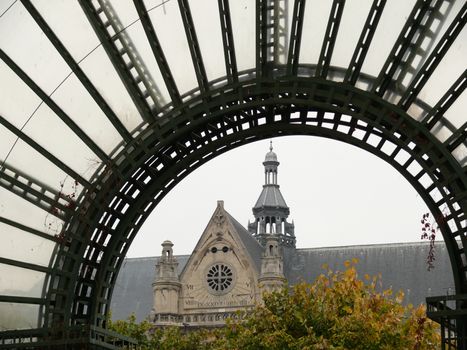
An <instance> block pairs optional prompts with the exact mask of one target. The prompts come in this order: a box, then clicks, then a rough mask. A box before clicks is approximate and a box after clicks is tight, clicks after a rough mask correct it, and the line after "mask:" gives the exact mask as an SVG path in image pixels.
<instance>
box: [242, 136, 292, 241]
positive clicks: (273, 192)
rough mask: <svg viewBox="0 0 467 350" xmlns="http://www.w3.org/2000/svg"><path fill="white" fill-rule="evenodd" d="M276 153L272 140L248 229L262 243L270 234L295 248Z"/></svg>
mask: <svg viewBox="0 0 467 350" xmlns="http://www.w3.org/2000/svg"><path fill="white" fill-rule="evenodd" d="M279 164H280V163H279V162H278V160H277V155H276V153H274V152H273V148H272V141H271V143H270V146H269V152H268V153H266V157H265V159H264V162H263V165H264V185H263V190H262V191H261V194H260V195H259V198H258V200H257V201H256V204H255V206H254V207H253V216H254V217H255V221H254V222H251V223H250V222H248V231H249V232H250V233H251V234H252V235H253V237H255V238H256V239H257V240H258V242H259V243H260V244H261V245H262V246H265V245H266V240H267V239H268V237H269V236H270V235H275V236H276V237H277V240H278V244H279V245H281V246H285V247H292V248H295V241H296V240H295V233H294V228H295V227H294V224H293V222H292V223H290V222H288V221H287V218H288V216H289V213H290V210H289V207H288V206H287V204H286V203H285V200H284V197H283V196H282V193H281V191H280V189H279V184H278V180H277V178H278V176H277V175H278V167H279Z"/></svg>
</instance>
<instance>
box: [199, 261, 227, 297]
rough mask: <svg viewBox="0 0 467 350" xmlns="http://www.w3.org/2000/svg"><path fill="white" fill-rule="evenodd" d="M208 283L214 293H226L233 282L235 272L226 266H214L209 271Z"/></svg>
mask: <svg viewBox="0 0 467 350" xmlns="http://www.w3.org/2000/svg"><path fill="white" fill-rule="evenodd" d="M206 281H207V283H208V286H209V288H210V289H211V290H212V291H214V292H225V291H227V290H228V289H229V287H230V286H231V285H232V282H233V271H232V269H231V268H230V267H228V266H227V265H224V264H214V265H213V266H211V268H210V269H209V270H208V273H207V276H206Z"/></svg>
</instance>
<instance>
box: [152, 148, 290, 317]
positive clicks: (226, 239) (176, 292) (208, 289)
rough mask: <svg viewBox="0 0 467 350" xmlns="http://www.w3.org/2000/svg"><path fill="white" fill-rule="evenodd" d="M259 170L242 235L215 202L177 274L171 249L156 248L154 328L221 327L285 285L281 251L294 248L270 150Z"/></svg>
mask: <svg viewBox="0 0 467 350" xmlns="http://www.w3.org/2000/svg"><path fill="white" fill-rule="evenodd" d="M263 165H264V177H265V183H264V185H263V189H262V191H261V194H260V196H259V198H258V200H257V202H256V204H255V206H254V207H253V215H254V218H255V220H254V221H253V222H252V223H248V230H246V229H245V228H244V227H243V226H242V225H241V224H240V223H239V222H238V221H237V220H235V218H233V217H232V216H231V215H230V214H229V213H228V212H227V211H226V210H225V208H224V203H223V201H218V202H217V207H216V209H215V211H214V213H213V215H212V217H211V219H210V220H209V223H208V225H207V227H206V229H205V230H204V232H203V234H202V235H201V237H200V239H199V241H198V243H197V245H196V247H195V249H194V250H193V252H192V254H191V255H190V257H189V258H188V261H187V262H186V264H185V266H184V267H183V269H182V271H181V273H180V274H179V273H178V261H177V258H176V257H175V256H174V255H173V248H172V247H173V244H172V243H171V242H170V241H165V242H163V243H162V255H161V257H160V259H159V260H158V262H157V264H156V273H155V280H154V283H153V296H154V298H153V299H154V300H153V308H152V310H151V315H150V319H151V320H152V321H153V322H154V323H155V325H157V326H163V325H174V324H175V325H176V324H179V325H182V324H185V325H190V326H221V325H223V324H224V323H225V320H226V318H227V317H231V316H234V315H235V313H236V311H238V310H248V309H251V308H253V307H254V306H255V305H256V304H258V303H260V302H261V296H262V294H263V293H264V292H270V291H273V290H275V289H278V288H281V287H282V286H283V284H284V283H285V282H286V278H285V275H284V256H283V251H284V249H288V250H290V249H292V250H294V249H295V235H294V224H293V223H289V222H288V221H287V218H288V216H289V208H288V207H287V204H286V202H285V200H284V197H283V196H282V194H281V192H280V189H279V185H278V182H277V180H278V166H279V162H278V161H277V155H276V154H275V153H274V152H273V150H272V145H271V146H270V150H269V152H268V153H267V154H266V158H265V160H264V162H263Z"/></svg>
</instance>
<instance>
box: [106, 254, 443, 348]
mask: <svg viewBox="0 0 467 350" xmlns="http://www.w3.org/2000/svg"><path fill="white" fill-rule="evenodd" d="M355 265H356V261H352V262H350V261H348V262H346V263H345V269H344V270H343V271H335V272H334V271H331V270H330V269H327V268H326V269H325V273H323V274H322V275H320V276H319V277H318V278H317V279H316V280H315V282H314V283H312V284H308V283H305V282H303V283H299V284H297V285H295V286H293V287H291V288H289V287H284V288H283V289H282V290H280V291H277V292H274V293H271V294H266V295H265V296H264V304H263V305H259V306H257V307H256V308H255V309H254V310H253V311H251V312H250V313H248V314H244V315H243V317H240V318H239V319H237V320H230V321H228V323H227V326H226V327H225V328H223V329H220V330H212V331H209V330H202V331H192V332H188V333H184V332H182V331H181V330H180V329H178V328H167V329H164V330H161V329H158V330H155V331H152V332H151V331H148V332H146V333H145V334H146V335H148V334H149V336H148V337H147V338H146V343H145V344H146V346H147V347H146V348H147V349H174V350H182V349H204V350H207V349H239V350H240V349H241V350H261V349H264V350H266V349H284V350H285V349H291V350H294V349H296V350H304V349H310V350H311V349H336V350H337V349H339V350H344V349H349V350H350V349H362V350H363V349H365V350H366V349H368V350H370V349H375V350H376V349H393V350H397V349H401V350H402V349H404V350H407V349H413V350H424V349H436V348H439V343H440V339H439V331H438V327H437V325H436V324H435V323H433V322H432V321H430V320H429V319H427V318H426V315H425V308H424V306H419V307H413V306H411V305H409V306H404V305H403V304H402V301H403V293H402V292H398V293H396V294H395V295H393V292H392V291H391V290H390V289H389V290H382V288H381V278H380V277H378V276H377V277H370V276H368V275H365V276H364V277H363V279H359V278H358V274H357V270H356V267H355ZM145 327H146V326H145ZM145 327H144V328H145ZM119 328H120V329H114V330H116V331H121V330H124V329H123V327H119ZM128 329H129V330H131V329H132V328H131V327H129V328H128ZM133 334H136V335H138V336H139V334H140V333H138V332H136V333H134V332H133ZM127 335H130V336H131V334H127Z"/></svg>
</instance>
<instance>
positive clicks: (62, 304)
mask: <svg viewBox="0 0 467 350" xmlns="http://www.w3.org/2000/svg"><path fill="white" fill-rule="evenodd" d="M255 82H256V83H257V81H256V80H253V81H246V82H243V83H242V84H239V85H237V87H236V88H235V89H232V87H230V86H229V87H224V88H225V91H226V92H223V90H216V91H213V94H214V96H215V97H213V98H212V99H210V100H209V103H208V108H209V111H211V113H210V114H209V115H208V116H203V115H204V114H205V111H206V109H205V108H206V106H205V105H204V104H202V103H198V104H196V103H193V107H192V108H191V109H190V110H189V112H187V113H186V114H183V115H178V116H177V117H174V118H172V119H171V118H168V121H167V122H165V123H164V126H163V127H161V128H160V129H159V132H158V134H157V136H154V135H152V136H151V132H152V130H151V129H147V130H146V131H145V132H143V133H142V134H141V135H139V137H141V142H142V144H141V146H142V148H144V149H146V150H151V153H149V154H148V153H144V151H141V150H133V151H131V153H127V151H126V150H125V151H124V152H123V153H122V155H121V157H122V159H123V161H122V163H121V165H120V169H126V170H125V171H124V172H123V173H121V174H120V176H122V177H123V179H124V180H123V181H122V182H120V184H119V185H118V184H117V182H115V181H117V179H114V178H112V177H108V176H107V177H105V178H104V177H102V178H101V179H100V180H97V183H99V184H100V185H99V186H100V188H101V190H100V191H99V192H94V193H93V195H92V198H93V199H92V200H91V198H89V199H86V198H84V199H83V200H82V201H81V203H82V205H83V206H85V207H86V210H85V211H84V212H83V216H85V217H87V218H89V217H91V218H93V219H91V220H88V221H86V222H85V223H82V221H81V220H82V218H81V217H79V216H76V217H75V218H74V219H73V220H72V221H71V222H70V225H69V227H68V230H67V233H66V234H67V240H68V242H69V243H68V244H67V245H66V246H63V248H62V249H61V253H60V254H59V257H60V258H59V259H58V261H61V260H62V259H65V260H67V261H68V262H69V265H68V267H67V268H68V269H69V270H67V271H69V274H70V275H71V276H75V275H76V276H79V280H75V281H73V280H71V279H70V278H68V277H67V276H61V275H60V272H59V271H57V272H56V273H57V274H56V278H57V281H58V282H57V283H58V286H59V289H60V286H62V285H63V286H70V283H71V285H73V286H74V287H73V288H68V292H67V293H65V294H63V295H61V298H60V300H58V301H57V302H54V303H52V304H51V305H50V307H49V308H48V310H47V313H48V315H49V317H48V319H52V320H53V319H56V320H61V321H64V320H70V319H73V322H77V323H79V322H91V323H93V322H95V323H96V324H97V325H102V324H103V322H105V314H106V312H107V309H108V306H109V302H110V300H109V298H110V295H111V292H112V288H113V283H114V282H115V278H116V274H117V271H118V268H119V266H120V265H121V262H122V260H123V258H124V255H125V253H126V251H127V249H128V247H129V245H130V244H131V241H132V239H133V238H134V236H135V234H136V232H137V230H138V228H139V226H140V225H141V224H142V222H144V220H145V218H146V217H147V216H148V215H149V213H150V212H151V209H152V208H154V206H155V205H156V204H157V203H158V202H159V201H160V200H161V198H163V197H164V195H165V194H166V193H168V192H169V191H170V189H171V188H173V187H174V186H175V185H176V184H177V183H178V182H179V181H180V180H181V179H182V178H184V177H185V176H186V175H188V174H189V173H190V172H191V171H193V170H194V169H196V168H197V167H198V166H200V165H201V164H203V163H204V162H206V161H207V160H209V159H212V158H213V157H215V156H217V155H218V154H220V153H222V152H225V151H227V150H230V149H232V148H234V147H236V146H237V145H240V144H245V143H249V142H252V141H255V140H258V139H260V138H264V137H271V136H280V135H287V134H311V135H321V136H325V137H330V138H335V139H339V140H341V141H344V142H348V143H352V144H356V145H359V147H361V148H363V149H366V150H368V151H370V152H372V153H374V154H376V155H377V156H379V157H381V158H382V159H384V160H386V161H388V162H389V163H390V164H392V165H393V166H394V167H395V168H396V169H397V170H398V171H399V172H401V174H403V175H404V176H405V177H406V178H407V179H408V180H409V182H410V183H411V184H412V185H413V186H414V188H416V189H417V191H418V192H419V193H420V194H421V196H422V197H423V198H424V200H425V201H426V202H427V205H428V206H429V208H430V210H431V211H432V213H433V214H434V215H435V217H437V218H441V217H442V210H441V208H442V207H443V206H445V205H446V206H447V207H448V208H449V211H450V214H449V220H454V221H455V222H456V223H457V224H458V227H461V225H460V222H459V220H462V219H463V215H464V211H465V205H464V204H465V203H464V202H462V201H460V202H457V200H456V199H457V198H459V197H458V196H457V195H456V194H461V193H464V192H465V191H466V188H467V179H466V175H465V174H464V173H463V171H462V169H459V168H456V166H457V167H458V164H457V162H456V161H455V160H454V159H453V158H452V155H451V154H450V153H449V152H448V151H447V150H446V149H445V148H444V147H443V145H442V144H440V143H439V142H438V141H437V140H436V139H435V138H434V137H433V136H432V135H431V134H430V133H429V131H428V130H426V129H425V128H424V127H423V126H422V125H421V124H420V123H418V122H416V121H415V120H413V119H412V118H410V117H409V116H407V115H406V113H405V112H404V111H402V110H400V109H397V108H396V107H395V106H393V105H391V104H389V103H387V102H385V101H383V100H382V99H381V98H380V97H378V96H375V95H371V94H368V93H366V92H362V91H361V90H359V89H356V88H353V87H351V86H350V85H348V84H339V83H334V82H323V81H322V80H321V79H309V78H307V79H301V78H296V79H295V80H294V81H286V82H276V84H275V85H271V86H270V87H269V88H264V89H263V90H262V93H261V94H260V95H257V94H255V93H253V91H256V90H255V88H254V87H253V88H252V84H254V83H255ZM239 96H242V98H243V100H241V101H239V100H238V98H239ZM324 97H325V98H324ZM196 98H197V99H199V100H203V96H198V97H196ZM196 98H195V99H196ZM227 105H228V106H229V108H225V106H227ZM227 110H228V112H227ZM308 111H315V112H316V113H312V114H308ZM324 111H328V112H331V113H332V114H333V115H332V117H329V116H328V115H327V114H324ZM293 112H297V113H296V114H293ZM274 115H276V116H281V118H280V119H279V120H275V118H271V116H274ZM336 115H337V117H336ZM347 116H348V117H347ZM330 125H331V127H329V126H330ZM154 127H155V126H154ZM174 128H177V133H174V132H173V130H174ZM145 133H148V134H147V135H145ZM370 135H374V136H376V137H377V138H379V139H380V142H378V143H377V144H375V145H374V144H371V143H370V142H369V139H370ZM386 142H387V143H388V144H393V145H395V146H396V148H395V150H394V151H393V152H392V153H385V152H383V149H384V148H383V146H384V144H385V143H386ZM413 145H415V146H413ZM402 153H406V154H408V155H409V159H408V160H407V161H404V162H401V161H400V160H399V154H402ZM426 157H428V158H426ZM413 162H416V163H418V164H419V165H420V168H421V170H420V171H418V172H417V173H410V171H409V170H408V169H409V166H410V165H411V164H412V163H413ZM424 174H427V176H428V177H429V178H430V179H431V181H432V182H433V186H434V187H433V189H435V188H437V189H440V193H441V194H442V195H443V196H444V197H443V199H442V200H441V201H438V199H436V201H435V199H434V198H432V197H431V193H428V192H427V191H426V189H425V187H424V186H423V185H422V184H421V183H420V179H421V178H422V176H423V175H424ZM454 174H455V175H454ZM106 179H107V180H106ZM446 189H447V190H448V192H445V191H446ZM87 197H89V195H88V196H87ZM439 225H440V228H441V230H442V233H443V236H444V238H445V241H446V246H447V248H448V252H449V255H450V258H451V263H452V266H453V273H454V279H455V281H456V282H455V283H456V288H457V290H460V291H462V290H465V289H467V280H466V274H465V273H466V271H465V266H464V263H463V261H466V260H465V259H464V258H465V256H464V253H463V248H462V246H465V245H464V243H465V242H463V241H462V242H460V243H458V242H457V241H456V237H459V233H457V232H452V231H451V228H450V227H449V225H447V223H446V222H443V220H441V219H440V221H439ZM89 230H91V231H92V230H93V231H92V232H93V233H92V237H90V238H88V241H86V240H82V239H81V237H83V236H84V237H85V236H86V232H89ZM88 237H89V236H88ZM71 251H72V252H75V253H74V254H75V255H74V256H72V255H70V254H69V253H68V252H71ZM51 283H52V282H51ZM62 288H63V287H62ZM89 293H91V295H92V296H93V297H92V298H93V299H92V300H89V297H88V295H89ZM102 295H104V296H106V297H104V298H102V297H101V296H102ZM49 297H50V298H51V300H54V295H53V294H50V295H49ZM68 310H70V311H68Z"/></svg>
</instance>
